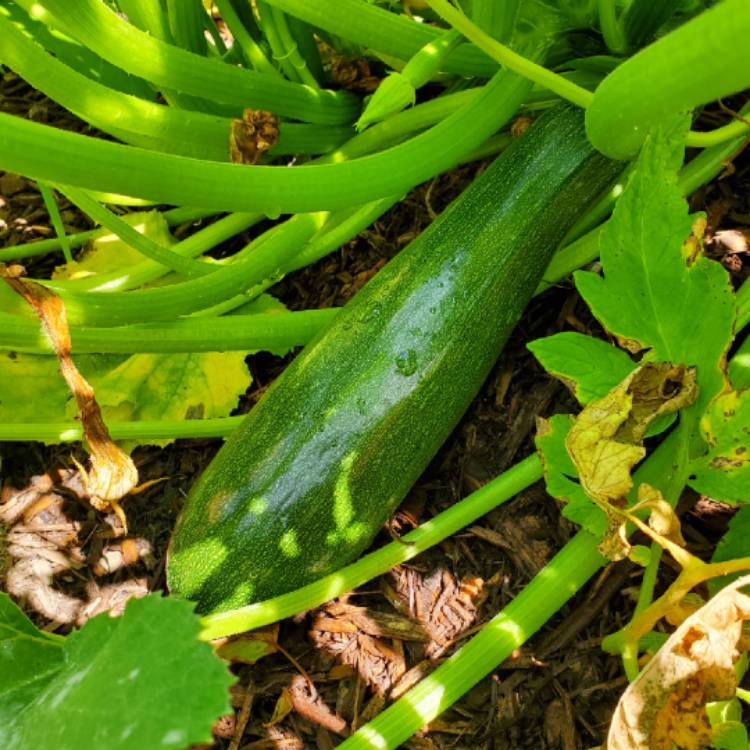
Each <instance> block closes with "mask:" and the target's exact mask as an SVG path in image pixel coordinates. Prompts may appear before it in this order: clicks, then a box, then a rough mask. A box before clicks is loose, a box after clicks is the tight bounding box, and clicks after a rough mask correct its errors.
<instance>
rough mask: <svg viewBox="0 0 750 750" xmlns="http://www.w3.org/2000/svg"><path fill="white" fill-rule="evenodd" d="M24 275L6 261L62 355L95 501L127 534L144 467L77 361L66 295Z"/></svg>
mask: <svg viewBox="0 0 750 750" xmlns="http://www.w3.org/2000/svg"><path fill="white" fill-rule="evenodd" d="M19 273H20V270H19V268H18V267H10V268H8V267H6V266H4V265H3V264H0V276H2V277H3V279H4V280H5V282H6V283H7V284H8V286H10V287H11V289H13V290H14V291H15V292H16V293H17V294H18V295H20V296H21V297H23V298H24V299H25V300H26V302H28V303H29V305H30V306H31V307H32V308H33V310H34V312H35V313H36V314H37V315H38V317H39V319H40V320H41V322H42V326H43V328H44V330H45V332H46V333H47V335H48V336H49V339H50V341H51V343H52V346H53V348H54V350H55V354H56V355H57V359H58V362H59V364H60V372H61V373H62V376H63V378H65V382H66V383H67V384H68V388H69V389H70V391H71V393H72V394H73V397H74V398H75V401H76V405H77V407H78V417H79V419H80V420H81V424H82V426H83V436H84V439H85V441H86V443H87V445H88V449H89V452H90V454H91V456H90V466H89V469H88V471H87V470H85V469H84V468H83V467H82V466H79V468H80V470H81V475H82V477H83V482H84V487H85V489H86V491H87V493H88V498H89V502H90V503H91V505H93V506H94V508H96V509H97V510H101V511H108V510H110V509H111V510H113V511H114V512H115V513H116V514H117V515H118V517H119V518H120V521H121V522H122V525H123V528H124V531H125V533H127V520H126V518H125V513H124V512H123V510H122V508H121V507H120V504H119V501H120V500H121V499H122V498H123V497H125V496H126V495H127V494H129V493H130V492H131V491H132V490H133V489H134V488H135V487H136V485H137V484H138V470H137V469H136V468H135V464H134V463H133V460H132V459H131V458H130V456H128V455H127V454H126V453H125V452H124V451H123V450H121V449H120V448H119V447H118V446H117V445H116V444H115V443H114V442H113V441H112V439H111V438H110V436H109V431H108V430H107V426H106V425H105V424H104V419H103V418H102V413H101V410H100V409H99V404H98V403H97V402H96V397H95V394H94V389H93V388H92V387H91V385H90V384H89V383H88V381H87V380H86V379H85V378H84V377H83V376H82V375H81V373H80V372H78V368H77V367H76V366H75V363H74V362H73V359H72V357H71V354H70V331H69V330H68V318H67V314H66V312H65V304H64V303H63V301H62V299H61V298H60V297H58V296H57V295H56V294H55V293H54V292H52V291H51V290H49V289H47V288H46V287H44V286H42V285H41V284H37V283H35V282H33V281H29V280H28V279H22V278H20V276H19Z"/></svg>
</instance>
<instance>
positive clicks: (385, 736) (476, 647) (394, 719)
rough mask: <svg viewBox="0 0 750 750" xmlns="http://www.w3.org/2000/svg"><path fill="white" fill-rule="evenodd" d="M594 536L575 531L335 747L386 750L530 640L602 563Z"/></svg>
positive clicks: (407, 735)
mask: <svg viewBox="0 0 750 750" xmlns="http://www.w3.org/2000/svg"><path fill="white" fill-rule="evenodd" d="M603 562H604V559H603V558H602V557H601V555H600V554H599V552H598V551H597V549H596V540H595V539H594V538H593V537H592V536H591V535H590V534H588V533H586V532H579V533H578V534H577V535H576V536H575V537H573V539H572V540H571V541H569V542H568V543H567V544H566V545H565V547H564V548H563V549H562V550H561V551H560V552H558V553H557V555H555V557H554V558H553V559H552V561H550V562H549V563H548V564H547V565H546V566H545V567H544V568H543V569H542V570H541V572H540V573H538V574H537V576H536V577H535V578H534V579H533V580H532V582H531V583H530V584H529V585H528V586H526V588H524V589H523V590H522V591H521V593H520V594H518V595H517V596H516V598H515V599H514V600H513V601H512V602H511V603H510V604H509V605H508V606H507V607H505V609H503V610H502V612H500V613H499V614H498V615H496V616H495V617H494V618H493V619H492V620H490V622H489V623H487V625H485V626H484V627H483V628H482V630H481V631H480V632H479V634H478V635H475V636H474V637H473V638H472V639H471V640H470V641H469V642H468V643H467V644H466V645H465V646H463V647H462V648H461V649H460V650H459V651H457V652H456V653H455V654H453V656H451V657H450V658H449V659H447V660H446V661H445V662H443V664H441V665H440V666H439V667H438V668H437V669H436V670H435V671H434V672H432V674H430V675H429V676H428V677H426V678H425V679H423V680H422V681H421V682H419V683H418V684H417V686H416V687H414V688H412V689H411V690H410V691H409V692H408V693H407V694H406V695H405V696H404V697H402V698H400V699H399V700H398V701H396V703H394V704H392V705H391V706H389V707H388V708H387V709H386V710H385V711H383V712H382V713H381V714H379V715H378V716H377V717H376V718H375V719H374V720H372V721H371V722H369V723H368V724H366V725H365V726H363V727H362V728H360V729H359V730H357V731H356V732H355V733H354V734H353V735H352V736H351V737H349V738H348V739H347V740H345V741H344V742H342V743H341V744H340V745H339V748H341V750H376V749H377V750H390V749H391V748H396V747H398V746H399V745H400V744H401V743H402V742H404V741H405V740H407V739H408V738H409V737H410V736H411V735H412V734H414V733H415V732H416V731H418V730H419V729H420V727H422V726H425V725H426V724H428V723H429V722H430V721H432V720H433V719H434V718H436V717H437V716H438V715H439V714H441V713H442V712H443V711H445V709H447V708H448V707H449V706H451V705H453V703H455V701H457V700H458V699H459V698H460V697H461V696H462V695H464V693H466V692H467V691H468V690H469V689H471V688H472V687H473V686H474V685H475V684H476V683H477V682H479V680H481V679H482V678H483V677H485V676H486V675H488V674H489V673H490V672H492V671H493V670H494V669H495V668H496V667H497V665H498V664H500V663H501V662H502V661H503V660H504V659H506V658H507V657H508V656H510V654H511V653H512V652H513V650H514V649H516V648H518V646H520V645H521V644H522V643H523V642H524V641H526V640H527V639H528V638H530V637H531V636H532V635H533V634H534V633H535V632H536V631H537V630H539V628H540V627H541V626H542V625H544V623H545V622H546V621H547V620H548V619H549V618H550V617H551V616H552V615H553V614H554V613H555V612H557V611H558V610H559V609H560V608H561V607H562V606H563V605H564V604H565V603H566V602H567V601H568V600H569V599H570V598H571V597H572V596H573V595H574V594H575V593H576V592H577V591H578V590H579V589H580V588H581V587H582V586H583V585H584V584H585V583H586V581H588V580H589V578H591V576H592V575H594V573H596V571H597V570H598V569H599V568H600V567H601V565H602V564H603Z"/></svg>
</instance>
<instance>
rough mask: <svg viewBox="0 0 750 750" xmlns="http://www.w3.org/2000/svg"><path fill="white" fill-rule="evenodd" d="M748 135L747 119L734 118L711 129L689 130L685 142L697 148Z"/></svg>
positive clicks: (749, 132)
mask: <svg viewBox="0 0 750 750" xmlns="http://www.w3.org/2000/svg"><path fill="white" fill-rule="evenodd" d="M748 136H750V125H748V124H747V121H745V122H743V121H742V120H734V121H733V122H730V123H728V124H727V125H723V126H722V127H720V128H714V129H713V130H706V131H702V130H691V131H690V132H689V133H688V136H687V139H686V140H685V144H686V145H687V146H694V147H697V148H708V147H710V146H716V145H718V144H721V143H724V142H725V141H729V140H734V139H736V138H745V139H746V138H747V137H748Z"/></svg>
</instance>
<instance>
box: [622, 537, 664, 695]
mask: <svg viewBox="0 0 750 750" xmlns="http://www.w3.org/2000/svg"><path fill="white" fill-rule="evenodd" d="M650 549H651V555H650V557H649V560H648V565H646V568H645V569H644V571H643V578H642V579H641V588H640V591H639V592H638V601H637V602H636V605H635V609H634V610H633V617H636V616H637V615H639V614H640V613H641V612H643V611H644V610H645V609H647V608H648V606H649V605H650V604H651V602H652V601H653V599H654V590H655V588H656V580H657V577H658V575H659V563H660V562H661V557H662V548H661V547H660V546H659V545H658V544H657V543H656V542H651V548H650ZM638 652H639V647H638V643H632V642H631V643H628V644H627V647H626V648H625V649H624V650H623V652H622V663H623V667H624V669H625V674H626V675H627V678H628V680H629V681H630V682H632V681H633V680H634V679H635V678H636V677H637V676H638V672H639V671H640V666H639V664H638Z"/></svg>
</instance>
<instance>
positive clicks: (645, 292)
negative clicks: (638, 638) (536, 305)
mask: <svg viewBox="0 0 750 750" xmlns="http://www.w3.org/2000/svg"><path fill="white" fill-rule="evenodd" d="M687 126H688V122H687V119H684V120H682V121H681V122H680V123H679V125H678V126H675V127H673V128H672V129H670V130H669V131H668V132H657V134H656V135H655V136H654V137H649V138H648V139H647V140H646V143H645V145H644V146H643V150H642V152H641V155H640V157H639V159H638V162H637V165H636V168H635V170H634V171H633V173H632V175H631V177H630V180H629V182H628V184H627V186H626V188H625V191H624V192H623V194H622V196H621V197H620V199H619V200H618V202H617V205H616V207H615V210H614V213H613V215H612V219H611V220H610V221H609V222H608V223H607V224H606V226H605V228H604V230H603V231H602V235H601V247H600V253H601V262H602V266H603V268H604V275H603V276H599V275H597V274H595V273H591V272H578V273H576V275H575V280H576V286H577V287H578V290H579V291H580V293H581V295H582V296H583V298H584V299H585V300H586V302H587V303H588V304H589V306H590V307H591V310H592V312H593V313H594V315H596V317H597V318H598V319H599V320H600V321H601V322H602V323H603V324H604V325H605V326H606V327H607V329H608V330H609V331H611V332H612V333H613V334H615V335H617V336H619V337H621V338H622V339H625V340H627V341H628V342H630V344H632V345H634V346H638V347H640V348H644V349H649V350H651V351H650V352H649V353H648V357H649V358H650V359H653V360H656V361H665V362H674V363H681V364H686V365H694V366H696V367H697V368H698V384H699V387H700V395H699V397H698V400H697V402H696V405H695V408H694V410H693V414H695V415H700V414H702V413H703V412H704V411H705V409H706V407H707V405H708V403H709V402H710V400H711V399H712V398H713V397H714V396H716V395H717V394H718V393H719V392H720V391H721V390H722V388H723V387H724V382H725V377H724V373H723V369H722V368H723V357H724V355H725V354H726V351H727V349H728V347H729V344H730V342H731V341H732V335H733V325H734V319H735V315H736V304H735V300H734V295H733V293H732V289H731V287H730V285H729V276H728V274H727V272H726V270H725V269H724V268H723V267H722V266H721V265H720V264H719V263H716V262H714V261H711V260H708V259H707V258H705V257H703V256H702V255H701V254H700V253H697V257H690V256H691V255H693V253H690V252H685V251H684V249H683V244H684V243H685V242H686V240H687V239H688V238H689V236H690V234H691V227H692V224H693V218H692V217H691V216H689V214H688V205H687V202H686V201H685V199H684V198H683V197H682V196H681V194H680V190H679V188H678V187H677V185H676V170H677V168H678V167H679V166H680V164H681V162H682V153H683V147H682V144H683V142H684V133H685V131H686V129H687Z"/></svg>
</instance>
